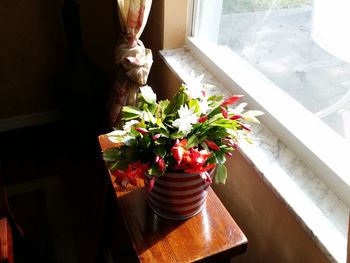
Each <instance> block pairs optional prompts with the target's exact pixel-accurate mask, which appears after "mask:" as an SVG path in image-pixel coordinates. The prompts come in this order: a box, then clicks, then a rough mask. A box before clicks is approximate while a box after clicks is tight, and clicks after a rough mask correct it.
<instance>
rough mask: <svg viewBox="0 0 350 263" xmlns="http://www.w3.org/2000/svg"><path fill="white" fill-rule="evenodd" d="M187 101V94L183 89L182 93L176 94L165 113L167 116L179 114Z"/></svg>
mask: <svg viewBox="0 0 350 263" xmlns="http://www.w3.org/2000/svg"><path fill="white" fill-rule="evenodd" d="M187 99H188V96H187V94H186V93H185V92H184V91H183V89H181V88H180V91H179V92H178V93H176V94H175V96H174V97H173V98H172V100H171V102H170V103H169V105H168V107H166V109H165V111H164V113H165V114H166V115H169V114H172V113H177V111H178V110H179V109H180V106H181V105H184V104H185V102H186V101H187Z"/></svg>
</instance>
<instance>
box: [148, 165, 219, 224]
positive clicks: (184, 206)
mask: <svg viewBox="0 0 350 263" xmlns="http://www.w3.org/2000/svg"><path fill="white" fill-rule="evenodd" d="M214 170H215V169H213V170H212V171H210V172H209V173H210V175H211V176H212V174H213V173H214ZM149 180H150V177H148V176H147V177H146V180H145V184H146V187H147V186H148V182H149ZM209 187H210V182H208V181H207V182H205V181H204V180H203V178H202V177H201V176H200V175H199V174H198V173H195V174H190V173H184V172H179V173H176V172H175V173H170V172H168V173H165V174H164V175H162V176H160V177H158V178H157V179H156V181H155V184H154V187H153V189H152V190H151V191H150V192H147V202H148V204H149V206H150V207H151V209H152V210H153V211H154V212H155V213H156V214H158V215H160V216H161V217H164V218H167V219H173V220H180V219H187V218H190V217H192V216H194V215H196V214H198V213H199V212H200V211H201V210H202V209H203V207H204V205H205V200H206V198H207V194H208V190H209Z"/></svg>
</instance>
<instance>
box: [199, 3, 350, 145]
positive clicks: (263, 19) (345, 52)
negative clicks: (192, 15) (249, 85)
mask: <svg viewBox="0 0 350 263" xmlns="http://www.w3.org/2000/svg"><path fill="white" fill-rule="evenodd" d="M199 12H200V16H199V22H198V28H197V30H196V32H197V35H198V36H199V37H202V38H206V39H207V40H210V41H212V42H216V43H217V44H218V45H226V46H228V47H230V48H231V49H232V50H234V51H235V52H236V53H237V54H239V55H240V56H241V57H243V58H244V59H245V60H247V61H248V62H249V63H250V64H251V65H253V66H254V67H255V68H256V69H258V70H259V71H260V72H262V73H263V74H264V75H265V76H267V77H268V78H269V79H270V80H271V81H273V82H274V83H275V84H276V85H278V86H279V87H280V88H281V89H283V90H284V91H285V92H286V93H288V94H289V95H290V96H292V97H293V98H295V99H296V100H297V101H299V102H300V103H301V104H302V105H304V107H306V108H307V109H308V110H310V111H311V112H312V113H314V115H315V116H317V117H319V118H320V119H321V120H323V121H324V122H325V123H327V124H328V125H329V126H330V127H331V128H333V129H334V130H335V131H337V132H338V133H339V134H340V135H341V136H343V137H344V138H346V139H347V140H350V34H349V30H348V27H349V25H350V16H349V13H350V1H347V0H314V1H312V2H311V0H222V1H212V0H203V1H201V5H200V9H199Z"/></svg>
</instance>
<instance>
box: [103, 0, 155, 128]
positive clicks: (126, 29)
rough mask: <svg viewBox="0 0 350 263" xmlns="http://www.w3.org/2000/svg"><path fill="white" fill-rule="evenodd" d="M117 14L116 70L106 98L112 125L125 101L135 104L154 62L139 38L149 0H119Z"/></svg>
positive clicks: (144, 22) (125, 103)
mask: <svg viewBox="0 0 350 263" xmlns="http://www.w3.org/2000/svg"><path fill="white" fill-rule="evenodd" d="M117 5H118V17H119V23H120V26H121V31H122V36H121V39H120V40H119V42H118V43H117V45H116V48H115V63H116V64H117V67H118V73H117V76H116V80H115V83H114V86H113V90H112V94H111V97H110V101H109V105H108V108H109V122H110V125H111V127H112V128H114V127H116V126H117V125H118V124H119V122H120V118H121V116H120V112H121V109H122V107H123V106H124V105H135V104H136V102H137V93H138V90H139V87H140V86H143V85H145V84H146V83H147V78H148V75H149V72H150V69H151V66H152V63H153V58H152V51H151V50H150V49H148V48H145V46H144V45H143V43H142V41H141V40H140V39H139V37H140V36H141V34H142V32H143V29H144V27H145V26H146V23H147V19H148V16H149V13H150V10H151V5H152V0H118V1H117Z"/></svg>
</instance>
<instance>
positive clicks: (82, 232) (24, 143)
mask: <svg viewBox="0 0 350 263" xmlns="http://www.w3.org/2000/svg"><path fill="white" fill-rule="evenodd" d="M0 145H1V148H0V157H1V159H0V173H1V176H2V177H3V180H4V183H5V185H6V191H7V194H8V198H9V203H10V206H11V208H12V210H13V213H14V215H15V218H16V220H17V221H18V223H19V224H20V225H21V226H22V228H23V230H24V233H25V236H26V238H27V239H28V240H29V241H30V243H31V245H32V247H33V249H34V250H36V251H37V252H38V253H37V254H38V255H39V257H40V260H38V262H45V263H46V262H48V263H49V262H55V263H56V262H57V263H60V262H62V263H63V262H65V263H67V262H84V263H89V262H129V260H128V259H125V258H128V257H130V255H131V257H132V256H133V254H132V252H130V247H129V246H128V245H125V244H124V245H122V246H120V245H119V243H118V242H122V241H119V240H120V239H122V240H123V239H124V237H122V236H121V235H125V233H126V232H125V229H123V227H122V226H117V227H116V228H115V229H109V230H110V234H111V236H113V238H112V239H113V241H112V243H113V242H114V243H115V246H119V248H120V249H119V250H115V251H114V253H110V254H111V255H112V256H110V255H109V253H106V251H107V250H105V246H104V244H105V243H104V241H105V240H106V235H105V233H106V232H105V228H106V220H109V221H108V223H109V224H110V223H111V219H110V217H109V215H111V214H113V213H114V212H115V211H112V212H111V211H109V210H108V209H106V203H107V201H106V200H109V201H108V202H110V203H111V205H110V206H109V209H110V207H112V210H113V209H114V208H115V203H113V202H114V201H115V200H114V199H113V198H112V201H111V198H109V199H108V197H107V196H108V194H106V193H107V191H106V185H107V184H106V176H105V175H106V174H105V170H104V164H103V162H102V159H101V153H100V150H99V145H98V141H97V135H96V133H84V134H79V132H77V131H74V130H73V131H72V130H70V129H67V128H66V126H65V125H64V124H62V123H51V124H46V125H41V126H36V127H30V128H25V129H20V130H15V131H10V132H3V133H0ZM106 215H107V216H106ZM106 218H107V219H106ZM109 230H108V231H109ZM108 231H107V232H108ZM123 231H124V232H123ZM123 243H125V242H123ZM108 258H110V259H111V258H113V260H114V259H115V258H119V260H117V261H115V260H114V261H108ZM124 259H125V260H126V261H125V260H124ZM18 262H21V261H20V260H18Z"/></svg>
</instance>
